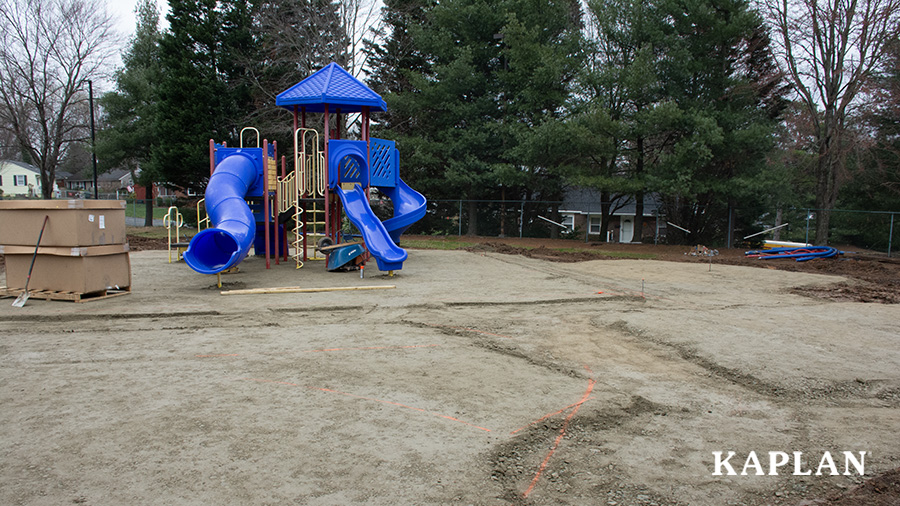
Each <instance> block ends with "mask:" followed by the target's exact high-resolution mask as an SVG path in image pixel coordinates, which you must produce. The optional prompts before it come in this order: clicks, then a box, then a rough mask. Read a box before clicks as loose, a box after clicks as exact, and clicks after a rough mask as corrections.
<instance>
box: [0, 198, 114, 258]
mask: <svg viewBox="0 0 900 506" xmlns="http://www.w3.org/2000/svg"><path fill="white" fill-rule="evenodd" d="M125 206H126V202H125V201H124V200H0V244H15V245H21V246H28V245H30V246H31V247H32V248H34V246H35V245H36V244H37V239H38V234H40V232H41V225H42V224H43V222H44V216H49V217H50V219H49V220H48V221H47V227H46V228H45V229H44V236H43V237H42V238H41V246H102V245H107V244H124V243H125V242H127V241H126V238H125Z"/></svg>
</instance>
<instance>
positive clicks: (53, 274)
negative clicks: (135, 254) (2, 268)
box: [0, 244, 131, 293]
mask: <svg viewBox="0 0 900 506" xmlns="http://www.w3.org/2000/svg"><path fill="white" fill-rule="evenodd" d="M33 254H34V247H33V246H31V247H28V246H0V255H4V258H5V259H6V286H7V288H13V289H24V288H25V282H26V280H27V278H28V267H29V266H30V265H31V257H32V255H33ZM130 286H131V262H130V260H129V258H128V245H127V244H115V245H110V246H87V247H74V248H65V247H47V248H45V247H43V246H41V248H40V249H39V250H38V254H37V257H36V258H35V261H34V270H33V271H32V273H31V282H30V283H29V284H28V289H29V290H49V291H54V292H75V293H92V292H99V291H102V290H107V289H126V288H128V287H130Z"/></svg>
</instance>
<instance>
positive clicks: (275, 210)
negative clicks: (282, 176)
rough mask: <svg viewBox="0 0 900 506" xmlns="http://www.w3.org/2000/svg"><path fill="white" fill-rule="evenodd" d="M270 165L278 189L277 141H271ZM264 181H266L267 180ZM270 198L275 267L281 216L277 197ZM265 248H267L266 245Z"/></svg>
mask: <svg viewBox="0 0 900 506" xmlns="http://www.w3.org/2000/svg"><path fill="white" fill-rule="evenodd" d="M272 163H273V165H274V167H273V170H274V171H275V178H274V181H276V184H275V187H276V188H277V187H278V184H277V181H278V141H272ZM266 171H267V172H266V175H267V176H268V168H266ZM266 180H268V178H267V179H266ZM272 191H274V190H272ZM272 198H273V199H274V200H273V201H272V202H273V203H272V208H273V212H272V214H273V215H274V219H273V220H272V221H273V222H274V223H275V251H273V252H272V253H273V254H274V256H275V265H279V264H280V262H279V261H278V254H279V253H280V252H281V249H280V248H279V244H278V236H280V235H281V234H279V233H278V217H279V216H281V208H280V206H279V205H278V198H277V196H276V195H274V194H273V195H272ZM285 239H287V236H285ZM266 246H268V244H267V245H266Z"/></svg>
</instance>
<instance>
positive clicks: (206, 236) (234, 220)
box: [184, 152, 257, 274]
mask: <svg viewBox="0 0 900 506" xmlns="http://www.w3.org/2000/svg"><path fill="white" fill-rule="evenodd" d="M256 178H257V170H256V164H255V162H254V161H253V159H252V158H250V156H249V155H246V154H244V153H240V152H239V153H235V154H233V155H231V156H229V157H228V158H225V159H224V160H222V161H221V162H219V164H218V165H217V166H216V170H215V171H214V172H213V175H212V176H211V177H210V178H209V184H208V185H207V186H206V213H207V215H208V216H209V220H210V222H211V223H212V225H213V227H215V228H208V229H206V230H203V231H202V232H199V233H198V234H197V235H195V236H194V238H193V239H191V243H190V245H188V249H187V251H185V252H184V261H185V262H186V263H187V264H188V265H189V266H190V267H191V269H194V270H195V271H197V272H199V273H200V274H218V273H220V272H222V271H224V270H226V269H229V268H231V267H233V266H235V265H237V264H239V263H241V260H243V259H244V257H246V256H247V253H248V252H249V251H250V246H252V245H253V238H254V237H255V235H256V219H255V218H254V217H253V213H252V212H251V211H250V207H248V206H247V202H246V201H245V200H244V196H245V195H247V192H248V191H249V190H250V187H251V186H252V185H253V183H254V182H255V181H256Z"/></svg>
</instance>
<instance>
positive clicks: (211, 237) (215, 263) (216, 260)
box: [184, 228, 243, 274]
mask: <svg viewBox="0 0 900 506" xmlns="http://www.w3.org/2000/svg"><path fill="white" fill-rule="evenodd" d="M241 253H242V252H241V247H240V245H239V243H238V240H237V238H235V237H234V236H233V235H232V234H231V233H230V232H228V231H226V230H221V229H217V228H208V229H206V230H203V231H202V232H199V233H198V234H197V235H195V236H194V238H193V239H192V240H191V244H190V247H188V249H187V251H185V252H184V261H185V262H186V263H187V264H188V265H189V266H190V267H191V269H194V270H195V271H197V272H199V273H200V274H217V273H219V272H222V271H223V270H225V269H228V268H229V267H231V266H232V265H234V264H237V263H238V262H240V261H241V260H242V259H243V258H242V255H241Z"/></svg>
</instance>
